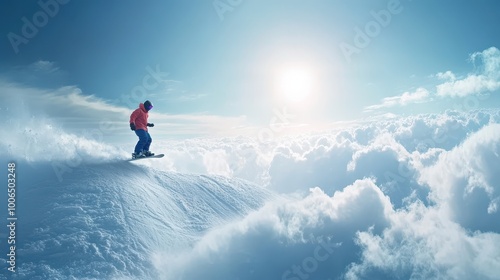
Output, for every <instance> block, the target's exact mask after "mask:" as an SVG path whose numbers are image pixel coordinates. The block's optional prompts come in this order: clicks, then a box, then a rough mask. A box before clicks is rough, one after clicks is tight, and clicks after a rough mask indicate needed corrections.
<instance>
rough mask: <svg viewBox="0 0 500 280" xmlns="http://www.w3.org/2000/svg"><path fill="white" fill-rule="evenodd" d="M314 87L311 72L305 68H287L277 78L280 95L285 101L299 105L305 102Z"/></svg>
mask: <svg viewBox="0 0 500 280" xmlns="http://www.w3.org/2000/svg"><path fill="white" fill-rule="evenodd" d="M313 86H314V82H313V77H312V74H311V72H310V71H307V70H306V69H304V68H295V67H294V68H287V69H284V70H283V71H281V72H280V73H279V75H278V78H277V90H278V93H279V94H280V96H281V97H282V98H284V100H285V101H289V102H293V103H299V102H302V101H305V100H306V99H307V98H308V97H309V96H310V95H311V93H312V90H313Z"/></svg>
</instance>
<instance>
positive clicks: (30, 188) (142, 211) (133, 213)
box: [2, 161, 270, 279]
mask: <svg viewBox="0 0 500 280" xmlns="http://www.w3.org/2000/svg"><path fill="white" fill-rule="evenodd" d="M17 166H18V171H17V172H18V174H19V176H18V177H19V180H18V185H19V187H18V194H17V197H18V209H17V211H18V217H19V220H18V230H17V232H18V235H17V240H18V244H19V245H18V247H17V254H18V256H19V257H18V263H19V267H18V272H17V273H16V274H13V276H14V277H13V279H71V278H72V277H74V278H78V279H86V278H89V279H90V278H91V279H111V278H120V279H121V278H131V279H155V278H158V275H157V273H156V270H155V269H154V267H153V266H152V262H151V258H152V256H153V255H154V254H155V253H156V252H159V251H168V252H175V251H176V250H180V249H182V248H185V247H186V246H189V245H190V244H192V243H193V242H194V241H195V240H197V239H199V237H200V236H201V235H202V234H203V233H204V232H205V231H206V230H207V229H209V228H212V227H214V226H219V225H221V224H223V223H227V222H229V221H231V220H234V219H238V218H241V217H242V216H243V215H245V214H246V213H248V212H249V211H251V210H255V209H258V208H259V207H261V206H262V205H263V202H264V200H265V199H268V198H269V197H270V192H269V191H266V190H265V189H262V188H259V187H257V186H255V185H252V184H250V183H248V182H244V181H241V180H237V179H231V180H230V179H226V178H222V177H214V176H204V175H186V174H177V173H172V172H161V171H158V170H154V169H151V168H148V167H145V166H141V165H137V164H133V163H129V162H119V161H115V162H113V161H111V162H105V163H96V164H81V165H80V166H78V167H75V168H74V169H73V170H72V171H71V175H67V176H65V177H64V179H62V180H59V179H58V177H57V176H56V173H55V172H54V170H55V169H54V166H57V165H55V164H54V162H45V163H43V162H42V163H40V162H38V163H26V162H17ZM4 199H5V200H6V197H2V201H4ZM2 218H3V217H2ZM2 220H4V221H5V219H2ZM2 245H4V244H2ZM2 251H3V252H5V251H6V248H5V246H2ZM2 255H3V254H2ZM9 274H10V273H9Z"/></svg>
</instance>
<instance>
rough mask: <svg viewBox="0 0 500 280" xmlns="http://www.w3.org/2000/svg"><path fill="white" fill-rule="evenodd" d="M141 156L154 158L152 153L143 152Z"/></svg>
mask: <svg viewBox="0 0 500 280" xmlns="http://www.w3.org/2000/svg"><path fill="white" fill-rule="evenodd" d="M143 154H144V156H146V157H151V156H154V155H155V154H154V153H152V152H151V151H144V152H143Z"/></svg>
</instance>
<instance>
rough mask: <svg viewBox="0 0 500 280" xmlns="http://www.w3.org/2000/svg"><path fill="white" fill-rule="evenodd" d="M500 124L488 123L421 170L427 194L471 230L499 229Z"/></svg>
mask: <svg viewBox="0 0 500 280" xmlns="http://www.w3.org/2000/svg"><path fill="white" fill-rule="evenodd" d="M498 162H500V124H490V125H486V126H485V127H483V128H481V129H480V130H479V131H478V132H476V133H474V134H473V135H471V136H469V137H468V138H467V139H466V140H465V141H464V142H463V143H462V144H461V145H460V146H457V147H456V148H454V149H452V150H451V151H446V152H443V153H442V154H441V155H440V156H439V160H438V161H437V162H436V163H435V164H434V165H432V166H428V167H426V168H424V169H423V170H422V171H421V176H420V178H419V181H420V182H421V183H422V184H427V185H429V187H430V189H431V192H430V195H429V197H430V198H431V199H432V200H433V201H434V202H436V203H439V205H442V206H443V207H447V208H448V209H449V211H450V213H451V214H450V215H451V219H453V220H454V221H456V222H457V223H459V224H460V225H462V226H463V227H465V228H467V229H470V230H472V231H476V230H481V231H494V232H500V225H498V223H497V221H499V220H500V212H498V206H500V205H498V202H499V200H500V185H498V182H500V175H499V174H500V165H498V164H493V163H498Z"/></svg>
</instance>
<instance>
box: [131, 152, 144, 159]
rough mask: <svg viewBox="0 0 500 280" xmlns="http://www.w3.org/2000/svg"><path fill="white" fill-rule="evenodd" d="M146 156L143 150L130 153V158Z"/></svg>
mask: <svg viewBox="0 0 500 280" xmlns="http://www.w3.org/2000/svg"><path fill="white" fill-rule="evenodd" d="M143 157H146V155H145V154H144V153H143V152H140V153H138V154H136V153H132V158H143Z"/></svg>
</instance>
